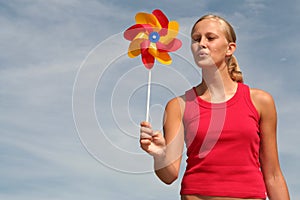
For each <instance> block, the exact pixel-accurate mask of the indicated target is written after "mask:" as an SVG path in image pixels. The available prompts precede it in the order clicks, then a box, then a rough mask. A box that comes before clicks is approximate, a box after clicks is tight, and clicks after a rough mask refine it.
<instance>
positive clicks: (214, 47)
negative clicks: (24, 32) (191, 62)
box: [191, 19, 235, 68]
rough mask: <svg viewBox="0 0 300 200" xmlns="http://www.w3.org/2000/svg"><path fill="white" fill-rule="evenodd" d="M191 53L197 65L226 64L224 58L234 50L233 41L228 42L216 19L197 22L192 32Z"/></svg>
mask: <svg viewBox="0 0 300 200" xmlns="http://www.w3.org/2000/svg"><path fill="white" fill-rule="evenodd" d="M191 49H192V53H193V56H194V59H195V62H196V64H197V65H198V66H199V67H202V68H205V67H211V66H216V67H217V68H219V67H221V66H226V59H227V58H228V57H229V56H231V55H232V54H233V52H234V50H235V43H229V42H228V41H227V39H226V37H225V32H224V29H222V25H221V24H220V22H219V21H218V20H217V19H204V20H202V21H200V22H198V23H197V24H196V25H195V27H194V29H193V32H192V45H191Z"/></svg>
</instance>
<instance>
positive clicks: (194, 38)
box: [192, 37, 201, 42]
mask: <svg viewBox="0 0 300 200" xmlns="http://www.w3.org/2000/svg"><path fill="white" fill-rule="evenodd" d="M192 39H193V41H194V42H199V41H200V40H201V37H193V38H192Z"/></svg>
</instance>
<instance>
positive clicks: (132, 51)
mask: <svg viewBox="0 0 300 200" xmlns="http://www.w3.org/2000/svg"><path fill="white" fill-rule="evenodd" d="M144 40H145V39H143V38H138V39H135V40H132V42H131V43H130V45H129V48H128V56H129V57H130V58H134V57H137V56H138V55H140V54H141V47H140V45H141V43H142V42H143V41H144Z"/></svg>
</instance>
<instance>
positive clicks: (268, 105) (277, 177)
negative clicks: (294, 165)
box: [251, 89, 290, 200]
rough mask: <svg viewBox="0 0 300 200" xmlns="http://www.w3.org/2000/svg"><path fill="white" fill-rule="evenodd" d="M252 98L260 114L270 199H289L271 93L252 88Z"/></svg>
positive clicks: (261, 153)
mask: <svg viewBox="0 0 300 200" xmlns="http://www.w3.org/2000/svg"><path fill="white" fill-rule="evenodd" d="M251 98H252V100H253V103H254V105H255V106H256V108H257V110H258V112H259V114H260V137H261V147H260V162H261V167H262V173H263V175H264V180H265V184H266V188H267V193H268V198H269V199H270V200H289V199H290V197H289V192H288V188H287V184H286V182H285V179H284V177H283V174H282V172H281V169H280V164H279V159H278V149H277V138H276V129H277V114H276V108H275V103H274V101H273V98H272V96H271V95H270V94H268V93H266V92H264V91H262V90H256V89H252V90H251Z"/></svg>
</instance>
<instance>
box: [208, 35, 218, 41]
mask: <svg viewBox="0 0 300 200" xmlns="http://www.w3.org/2000/svg"><path fill="white" fill-rule="evenodd" d="M214 39H216V37H215V36H208V37H207V40H208V41H213V40H214Z"/></svg>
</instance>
